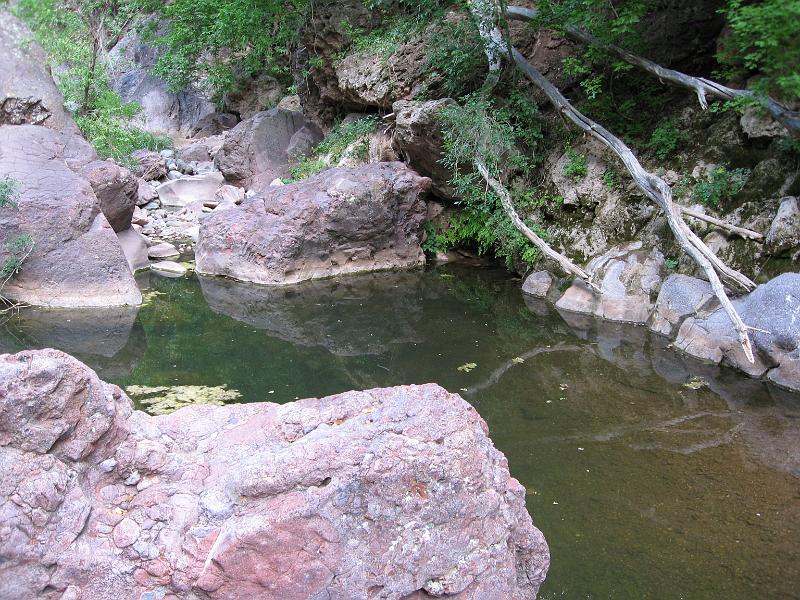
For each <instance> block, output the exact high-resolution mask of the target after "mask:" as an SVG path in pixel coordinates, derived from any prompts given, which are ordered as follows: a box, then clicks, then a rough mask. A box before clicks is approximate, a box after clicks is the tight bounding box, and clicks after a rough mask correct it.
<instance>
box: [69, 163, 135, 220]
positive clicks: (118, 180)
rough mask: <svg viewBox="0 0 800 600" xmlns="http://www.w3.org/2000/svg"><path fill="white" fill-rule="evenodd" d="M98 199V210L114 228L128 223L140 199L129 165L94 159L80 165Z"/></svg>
mask: <svg viewBox="0 0 800 600" xmlns="http://www.w3.org/2000/svg"><path fill="white" fill-rule="evenodd" d="M81 174H82V175H83V176H84V177H86V179H87V180H88V181H89V185H91V186H92V190H94V194H95V196H97V199H98V200H99V201H100V210H102V211H103V214H104V215H105V216H106V219H108V222H109V223H110V224H111V227H112V228H113V229H114V231H117V232H119V231H124V230H125V229H128V228H129V227H130V226H131V217H133V209H134V208H136V202H137V200H138V199H139V182H138V181H137V180H136V178H135V177H134V176H133V173H131V172H130V171H129V170H128V169H126V168H125V167H121V166H119V165H117V164H114V163H113V162H110V161H107V160H95V161H92V162H90V163H89V164H87V165H85V166H84V167H83V168H82V169H81Z"/></svg>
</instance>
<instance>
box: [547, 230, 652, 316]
mask: <svg viewBox="0 0 800 600" xmlns="http://www.w3.org/2000/svg"><path fill="white" fill-rule="evenodd" d="M586 270H587V271H588V272H589V273H590V275H591V276H592V282H593V283H594V284H595V285H596V286H597V287H599V288H600V291H599V293H598V292H596V291H594V290H593V289H591V288H590V287H589V286H587V285H586V284H585V283H584V282H583V281H581V280H576V281H575V283H573V284H572V286H571V287H570V288H569V289H568V290H567V291H566V292H564V295H563V296H561V298H560V299H559V301H558V302H556V308H558V309H560V310H566V311H570V312H577V313H588V314H593V315H595V316H598V317H600V318H602V319H608V320H609V321H621V322H625V323H645V322H646V321H647V319H648V317H649V316H650V313H651V311H652V310H653V305H654V302H655V299H656V294H657V293H658V289H659V287H660V285H661V279H662V277H663V274H664V257H663V256H662V254H661V252H659V251H658V249H655V248H654V249H652V250H646V249H643V248H642V242H631V243H629V244H625V245H623V246H618V247H615V248H612V249H611V250H609V251H608V252H606V253H605V254H603V255H602V256H598V257H597V258H594V259H592V260H591V261H590V262H589V265H588V266H587V267H586Z"/></svg>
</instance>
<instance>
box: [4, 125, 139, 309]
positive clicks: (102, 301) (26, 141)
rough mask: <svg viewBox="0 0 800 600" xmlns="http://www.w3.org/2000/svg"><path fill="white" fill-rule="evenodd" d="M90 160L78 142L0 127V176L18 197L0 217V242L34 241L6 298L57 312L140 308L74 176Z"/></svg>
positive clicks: (91, 199) (87, 190) (102, 220)
mask: <svg viewBox="0 0 800 600" xmlns="http://www.w3.org/2000/svg"><path fill="white" fill-rule="evenodd" d="M95 158H96V155H95V154H94V151H93V150H92V149H91V146H89V145H88V143H87V142H86V141H85V140H83V138H81V137H79V136H77V135H73V134H68V133H60V132H57V131H54V130H52V129H48V128H45V127H40V126H36V125H18V126H12V125H5V126H2V127H0V176H8V177H10V178H12V179H13V180H14V181H15V182H16V184H15V186H16V188H17V193H18V197H17V207H16V208H14V207H6V208H4V209H3V210H2V211H0V239H3V240H11V239H13V238H16V237H17V236H23V235H29V236H30V238H31V240H32V242H33V249H32V251H31V253H30V255H29V256H28V257H27V259H26V260H25V262H24V263H23V268H22V270H21V271H20V272H19V273H18V274H17V275H16V276H15V277H14V278H13V279H11V281H9V282H8V283H7V284H6V285H5V287H4V288H3V295H5V296H6V297H7V298H10V299H12V300H16V301H20V302H25V303H27V304H34V305H39V306H64V307H77V306H120V305H126V304H139V303H141V300H142V296H141V293H140V292H139V289H138V288H137V287H136V283H135V281H134V279H133V275H132V274H131V271H130V269H129V268H128V263H127V261H126V259H125V255H124V254H123V251H122V249H121V247H120V243H119V240H118V239H117V236H116V235H114V230H113V229H112V228H111V226H110V225H109V222H108V220H107V219H106V217H105V216H104V215H103V213H102V211H101V205H100V202H99V200H98V199H97V196H96V195H95V193H94V191H93V190H92V186H91V185H90V183H89V181H87V179H86V178H85V177H84V176H82V175H80V174H79V173H80V170H81V168H82V167H84V166H85V165H86V164H87V163H89V162H90V161H92V160H94V159H95ZM134 182H135V180H134ZM5 251H6V250H5V248H3V249H0V260H3V259H4V257H3V253H4V252H5Z"/></svg>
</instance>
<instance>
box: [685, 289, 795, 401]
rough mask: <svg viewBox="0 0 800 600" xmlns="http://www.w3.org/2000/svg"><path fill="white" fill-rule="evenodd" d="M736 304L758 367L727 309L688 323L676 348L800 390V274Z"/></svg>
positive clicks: (746, 297)
mask: <svg viewBox="0 0 800 600" xmlns="http://www.w3.org/2000/svg"><path fill="white" fill-rule="evenodd" d="M733 305H734V307H735V308H736V310H737V311H738V313H739V315H740V316H741V317H742V320H743V321H744V322H745V324H746V325H747V326H748V327H751V328H752V329H751V330H750V331H749V334H750V340H751V342H752V344H753V351H754V355H755V356H754V357H755V362H753V363H751V362H750V361H749V360H747V357H746V356H745V354H744V350H743V349H742V346H741V344H740V343H739V337H738V335H737V334H736V331H735V330H734V329H733V324H732V323H731V321H730V319H729V318H728V315H727V313H725V312H724V311H723V310H722V309H721V308H719V309H717V310H716V311H714V312H712V313H711V314H709V315H699V316H697V317H690V318H688V319H687V320H686V321H685V322H684V323H683V325H682V326H681V328H680V331H679V332H678V337H677V338H676V340H675V347H676V348H679V349H681V350H683V351H685V352H687V353H688V354H691V355H692V356H696V357H698V358H702V359H705V360H711V361H713V362H717V363H719V362H722V363H725V364H729V365H731V366H733V367H736V368H738V369H741V370H742V371H744V372H746V373H748V374H749V375H751V376H755V377H760V376H762V375H765V374H766V376H767V379H769V380H771V381H772V382H774V383H776V384H778V385H780V386H782V387H786V388H789V389H792V390H797V391H800V273H784V274H782V275H779V276H778V277H776V278H775V279H772V280H771V281H769V282H768V283H765V284H763V285H760V286H758V287H757V288H756V289H755V290H754V291H753V292H751V293H750V294H747V295H746V296H743V297H741V298H737V299H736V300H734V301H733Z"/></svg>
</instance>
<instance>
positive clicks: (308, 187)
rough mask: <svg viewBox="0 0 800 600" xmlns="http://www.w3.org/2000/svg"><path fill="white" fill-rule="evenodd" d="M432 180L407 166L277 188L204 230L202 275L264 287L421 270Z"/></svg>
mask: <svg viewBox="0 0 800 600" xmlns="http://www.w3.org/2000/svg"><path fill="white" fill-rule="evenodd" d="M429 187H430V179H428V178H426V177H420V176H419V175H417V174H416V173H415V172H414V171H412V170H411V169H409V168H408V167H406V166H405V165H404V164H402V163H377V164H371V165H366V166H363V167H359V168H354V169H343V168H336V169H329V170H327V171H324V172H322V173H320V174H319V175H317V176H316V177H312V178H311V179H307V180H304V181H300V182H297V183H293V184H291V185H285V186H270V187H267V188H266V189H265V190H264V192H263V193H262V194H260V195H258V196H254V197H252V198H249V199H246V200H244V202H242V204H241V206H239V207H238V208H235V209H232V210H225V211H222V212H216V211H215V212H213V213H211V214H210V216H209V217H208V218H206V219H205V220H204V221H203V222H202V224H201V229H200V238H199V241H198V244H197V248H196V251H195V255H196V258H197V270H198V272H200V273H203V274H206V275H225V276H227V277H232V278H234V279H238V280H241V281H252V282H255V283H262V284H288V283H297V282H299V281H303V280H306V279H319V278H322V277H330V276H333V275H341V274H344V273H355V272H361V271H376V270H381V269H392V268H404V267H413V266H419V265H422V264H423V263H424V261H425V257H424V254H423V252H422V249H421V248H420V244H421V242H422V239H423V235H424V229H423V222H424V220H425V202H424V201H423V200H422V195H423V194H424V193H425V192H426V191H427V189H428V188H429Z"/></svg>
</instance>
